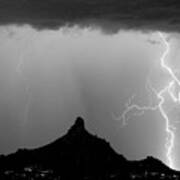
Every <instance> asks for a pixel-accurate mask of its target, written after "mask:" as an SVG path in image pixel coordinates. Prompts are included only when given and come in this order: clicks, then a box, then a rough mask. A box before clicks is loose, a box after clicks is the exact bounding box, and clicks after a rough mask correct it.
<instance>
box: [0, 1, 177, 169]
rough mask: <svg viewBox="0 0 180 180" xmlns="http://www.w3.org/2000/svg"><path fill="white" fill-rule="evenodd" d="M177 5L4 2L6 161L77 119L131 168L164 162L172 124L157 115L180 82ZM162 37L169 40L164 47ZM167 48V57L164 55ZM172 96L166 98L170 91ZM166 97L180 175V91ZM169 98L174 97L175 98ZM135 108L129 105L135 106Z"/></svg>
mask: <svg viewBox="0 0 180 180" xmlns="http://www.w3.org/2000/svg"><path fill="white" fill-rule="evenodd" d="M179 10H180V2H179V1H178V0H143V1H142V0H121V1H120V0H111V1H109V0H91V1H90V0H0V154H2V153H4V154H7V153H11V152H14V151H16V150H17V149H18V148H22V147H23V148H24V147H26V148H33V147H38V146H41V145H44V144H47V143H49V142H51V141H52V140H54V139H56V138H58V137H60V136H61V135H63V134H64V133H65V132H66V131H67V130H68V128H69V127H70V126H71V125H72V124H73V123H74V120H75V119H76V117H77V116H82V117H84V118H85V120H86V126H87V129H88V130H89V131H90V132H92V133H94V134H97V135H99V136H100V137H103V138H106V139H107V140H108V141H110V143H111V145H112V146H113V148H114V149H115V150H116V151H117V152H119V153H121V154H123V155H124V156H125V157H127V158H128V159H133V160H134V159H141V158H145V157H146V156H148V155H152V156H155V157H157V158H160V159H161V160H162V161H163V162H165V163H166V164H168V160H167V148H166V146H165V144H166V143H167V137H168V133H167V129H166V128H167V124H166V120H165V119H164V117H163V116H162V112H161V111H160V110H159V109H155V110H148V111H144V113H142V111H138V110H137V108H134V109H132V110H131V111H129V112H128V114H127V116H126V118H127V119H126V120H127V124H126V125H124V124H123V121H122V118H120V117H122V116H121V115H122V114H123V112H125V110H126V105H127V102H128V101H129V103H130V104H129V105H132V104H137V105H138V106H139V107H140V106H141V107H145V106H146V107H147V106H156V105H157V104H158V103H159V101H160V99H159V98H158V96H157V94H156V92H160V91H161V90H163V88H164V87H166V86H167V84H168V83H169V82H171V81H172V80H173V79H172V76H171V75H170V74H169V72H168V71H167V69H165V68H163V67H162V64H161V58H162V57H163V54H164V53H165V51H166V50H169V51H168V53H167V54H166V57H165V59H166V63H167V66H168V67H169V68H170V69H172V70H173V73H174V75H175V76H176V77H177V78H180V76H179V75H180V74H179V69H180V63H179V57H180V54H179V48H180V35H179V31H180V22H179V19H180V11H179ZM159 32H161V33H162V34H163V37H165V41H163V39H162V37H161V36H160V34H159ZM166 42H167V44H168V47H169V49H167V46H166ZM168 90H169V91H168ZM168 90H167V91H166V92H164V93H163V98H164V99H163V100H164V103H163V110H164V112H165V113H166V114H167V117H168V119H169V122H170V126H173V127H176V130H175V129H173V130H172V131H173V135H174V137H175V138H174V141H173V148H172V151H171V158H172V159H173V168H176V169H180V154H179V150H180V144H179V143H178V142H179V139H178V137H180V136H179V135H180V124H179V123H178V121H179V117H180V110H179V108H180V106H179V101H177V102H174V101H173V97H172V96H171V95H175V97H178V95H179V90H180V86H179V84H178V83H177V82H176V83H175V84H174V85H173V86H172V89H168ZM170 92H173V94H171V93H170ZM130 100H131V101H130Z"/></svg>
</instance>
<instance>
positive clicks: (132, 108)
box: [116, 32, 180, 168]
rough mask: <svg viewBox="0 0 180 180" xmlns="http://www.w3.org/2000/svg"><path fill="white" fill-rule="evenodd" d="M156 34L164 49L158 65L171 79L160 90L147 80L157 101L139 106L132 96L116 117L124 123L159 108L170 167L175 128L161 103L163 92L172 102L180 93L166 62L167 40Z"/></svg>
mask: <svg viewBox="0 0 180 180" xmlns="http://www.w3.org/2000/svg"><path fill="white" fill-rule="evenodd" d="M158 34H159V36H160V38H161V40H162V43H163V44H164V46H165V50H164V52H163V54H162V56H161V58H160V65H161V68H162V69H164V70H165V71H166V72H167V73H168V74H169V75H170V77H171V81H170V82H168V83H167V85H166V86H165V87H163V89H161V90H160V91H157V90H156V89H155V88H153V87H152V86H151V84H150V83H149V81H147V85H148V86H147V89H149V91H151V92H153V93H154V94H155V95H156V97H157V98H158V100H159V102H158V103H157V104H155V105H152V103H150V104H149V105H147V106H140V105H138V104H133V103H132V100H133V98H132V97H131V98H130V99H129V101H128V103H126V105H125V111H124V112H123V113H122V114H121V116H120V117H118V118H116V119H118V120H122V122H123V125H126V124H127V121H128V120H129V118H130V117H131V116H132V115H142V114H143V113H144V112H145V111H156V110H159V111H160V113H161V115H162V117H163V118H164V119H165V122H166V126H165V127H166V129H165V131H166V133H167V138H166V145H165V148H166V158H167V162H168V165H169V166H170V167H171V168H175V167H174V161H173V157H172V151H173V148H174V144H175V129H176V128H175V127H174V126H173V125H172V123H170V120H169V118H168V115H167V113H166V111H165V110H164V108H163V105H164V103H165V98H164V94H165V93H169V95H170V97H171V98H172V100H173V102H174V103H180V94H179V95H178V97H176V95H175V94H174V88H175V85H178V86H179V87H180V80H179V79H178V77H177V76H176V74H175V72H174V71H173V69H171V67H169V66H168V64H167V63H166V58H167V55H168V54H169V52H170V45H169V42H168V40H167V38H166V36H165V35H164V34H163V33H161V32H158ZM133 112H136V114H134V113H133Z"/></svg>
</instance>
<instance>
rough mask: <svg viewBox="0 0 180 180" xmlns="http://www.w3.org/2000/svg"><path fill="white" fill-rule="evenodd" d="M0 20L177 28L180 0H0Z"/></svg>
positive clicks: (45, 25)
mask: <svg viewBox="0 0 180 180" xmlns="http://www.w3.org/2000/svg"><path fill="white" fill-rule="evenodd" d="M0 23H1V25H9V24H17V25H23V24H29V25H32V26H33V27H35V28H36V29H57V28H59V27H62V26H73V25H79V26H90V27H99V28H101V29H103V30H104V31H105V32H116V31H118V30H119V29H141V30H142V29H143V30H165V31H180V2H179V0H0Z"/></svg>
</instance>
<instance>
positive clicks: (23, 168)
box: [0, 117, 180, 180]
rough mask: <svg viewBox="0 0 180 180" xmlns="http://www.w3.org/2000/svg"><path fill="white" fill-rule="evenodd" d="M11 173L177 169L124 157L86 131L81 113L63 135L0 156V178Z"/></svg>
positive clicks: (133, 173) (86, 175)
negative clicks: (49, 141) (48, 141)
mask: <svg viewBox="0 0 180 180" xmlns="http://www.w3.org/2000/svg"><path fill="white" fill-rule="evenodd" d="M45 170H46V171H45ZM47 170H48V171H47ZM52 172H53V173H52ZM43 173H44V174H43ZM15 174H16V175H17V174H19V176H17V177H18V178H17V179H21V178H22V179H23V177H24V179H28V177H29V176H31V177H32V176H33V178H34V179H40V177H41V176H40V175H42V174H43V177H46V178H45V179H58V178H57V177H59V179H62V180H73V179H78V180H84V179H89V180H90V179H91V180H96V179H97V180H101V179H103V180H108V179H114V180H115V179H117V180H118V179H123V180H126V179H135V178H139V179H140V178H142V179H145V178H146V179H147V177H151V178H150V179H151V180H153V178H154V179H158V178H160V179H163V177H164V178H165V177H166V179H167V177H169V179H173V178H174V179H175V178H180V173H179V172H177V171H174V170H172V169H170V168H169V167H167V166H166V165H164V164H163V163H162V162H161V161H160V160H157V159H155V158H153V157H147V158H146V159H144V160H141V161H128V160H127V159H126V158H125V157H123V156H122V155H119V154H117V153H116V152H115V151H114V150H113V149H112V148H111V146H110V144H109V143H108V142H106V141H105V140H104V139H102V138H99V137H97V136H96V135H92V134H90V133H89V132H88V131H87V130H86V128H85V122H84V120H83V119H82V118H81V117H78V118H77V119H76V121H75V123H74V125H73V126H72V127H71V128H70V129H69V130H68V132H67V134H66V135H64V136H63V137H61V138H59V139H57V140H55V141H54V142H52V143H50V144H47V145H45V146H43V147H40V148H36V149H20V150H18V151H17V152H16V153H14V154H10V155H7V156H1V157H0V178H1V179H3V180H4V179H6V178H7V177H8V178H9V179H15ZM38 174H39V175H38ZM22 175H23V176H22ZM10 177H11V178H10ZM20 177H21V178H20ZM35 177H38V178H35ZM53 177H54V178H53ZM8 178H7V179H8ZM41 178H42V177H41Z"/></svg>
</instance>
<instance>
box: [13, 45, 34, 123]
mask: <svg viewBox="0 0 180 180" xmlns="http://www.w3.org/2000/svg"><path fill="white" fill-rule="evenodd" d="M28 45H29V43H26V45H25V46H24V48H23V49H20V52H19V54H20V55H19V61H18V64H17V66H16V72H17V73H18V74H19V76H20V77H21V79H22V81H23V82H24V90H25V93H26V96H27V101H26V103H25V106H24V111H23V122H22V125H23V126H24V125H26V123H27V122H28V115H29V107H30V104H31V96H32V95H31V92H30V85H29V83H28V78H27V77H26V76H25V75H24V65H25V56H26V52H27V49H28V47H29V46H28Z"/></svg>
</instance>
